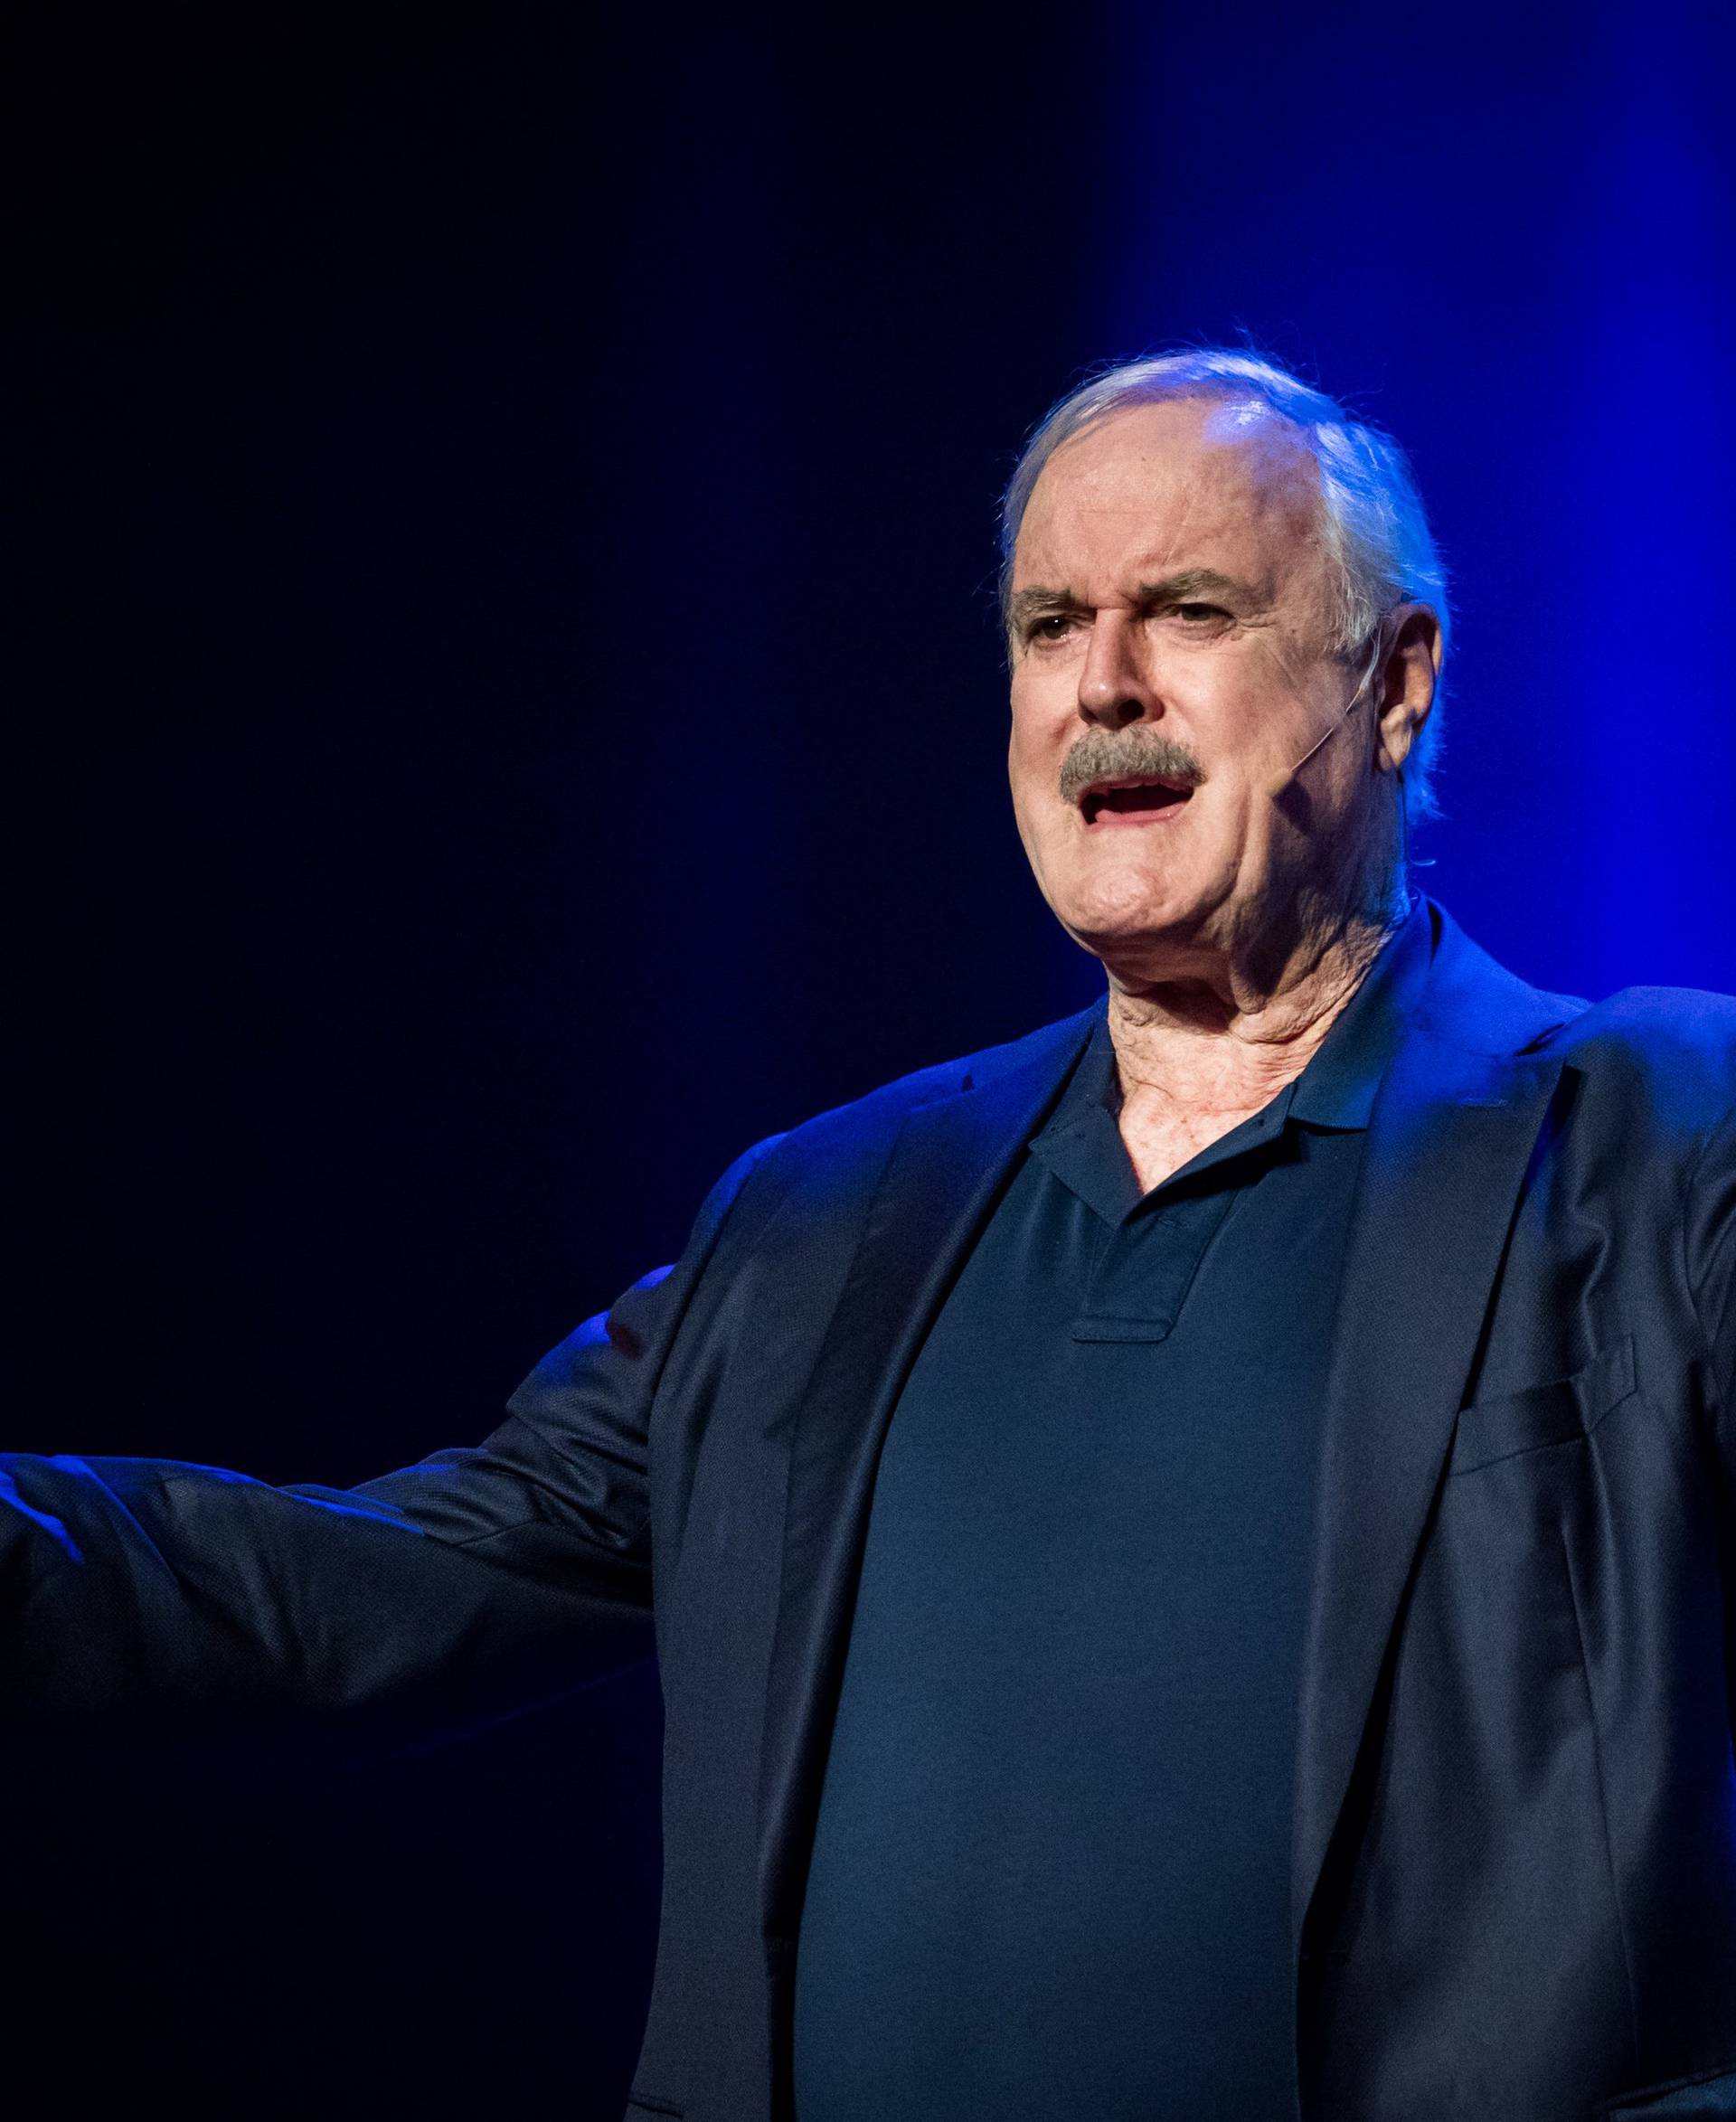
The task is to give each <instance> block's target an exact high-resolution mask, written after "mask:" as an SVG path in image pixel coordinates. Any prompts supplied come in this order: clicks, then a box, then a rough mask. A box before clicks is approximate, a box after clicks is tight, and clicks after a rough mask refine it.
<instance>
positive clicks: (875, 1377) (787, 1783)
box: [760, 1004, 1101, 1941]
mask: <svg viewBox="0 0 1736 2122" xmlns="http://www.w3.org/2000/svg"><path fill="white" fill-rule="evenodd" d="M1100 1009H1101V1005H1100V1004H1099V1005H1098V1006H1097V1007H1095V1008H1093V1009H1090V1010H1087V1011H1085V1012H1083V1013H1082V1014H1080V1015H1079V1016H1077V1017H1072V1018H1069V1019H1067V1020H1066V1021H1065V1022H1063V1023H1060V1024H1057V1025H1055V1026H1054V1027H1053V1028H1052V1032H1051V1033H1050V1034H1049V1035H1048V1036H1047V1037H1046V1038H1045V1039H1044V1040H1043V1043H1042V1045H1041V1047H1040V1048H1039V1051H1038V1052H1037V1053H1036V1054H1035V1056H1034V1057H1033V1058H1032V1059H1031V1060H1030V1061H1026V1062H1024V1063H1023V1064H1021V1065H1020V1066H1018V1067H1016V1068H1014V1069H1011V1070H1007V1071H1006V1072H1005V1074H1000V1075H997V1076H995V1077H994V1078H993V1079H992V1080H989V1081H987V1082H985V1083H983V1084H980V1085H977V1086H974V1087H972V1088H968V1089H965V1090H963V1091H962V1092H960V1093H959V1094H957V1095H955V1096H952V1097H949V1098H946V1099H941V1100H939V1102H937V1103H935V1104H931V1105H927V1106H922V1107H919V1108H917V1109H916V1110H915V1111H914V1112H912V1113H911V1114H910V1116H909V1117H908V1118H906V1120H905V1122H904V1125H903V1127H901V1130H900V1132H899V1134H898V1136H897V1138H896V1140H895V1142H894V1144H893V1146H892V1151H891V1154H890V1155H889V1156H888V1158H887V1161H886V1164H885V1165H884V1167H883V1168H882V1173H881V1177H880V1182H879V1184H878V1185H877V1187H876V1188H875V1191H874V1195H873V1201H872V1202H870V1204H869V1208H868V1212H867V1217H866V1221H865V1222H864V1225H863V1234H862V1238H861V1240H860V1242H859V1244H858V1247H857V1250H856V1255H855V1258H854V1261H853V1262H852V1265H851V1268H850V1273H849V1275H848V1277H847V1278H846V1280H845V1283H844V1294H843V1296H842V1297H840V1299H839V1302H838V1306H837V1309H836V1310H835V1313H834V1314H833V1316H832V1321H831V1324H830V1326H829V1327H828V1329H827V1332H826V1339H825V1343H824V1344H823V1346H822V1348H821V1352H820V1355H819V1359H818V1362H817V1364H816V1368H815V1371H814V1374H813V1376H812V1378H811V1379H810V1381H809V1383H808V1387H807V1391H806V1393H805V1394H804V1396H803V1399H802V1402H801V1406H800V1409H799V1410H798V1412H797V1419H796V1423H795V1428H794V1433H793V1436H792V1438H791V1444H790V1465H789V1485H788V1500H787V1504H786V1507H785V1514H784V1555H783V1571H782V1579H781V1586H780V1592H779V1599H778V1619H777V1627H776V1631H775V1634H774V1637H773V1645H772V1656H771V1665H770V1673H769V1683H768V1689H767V1708H766V1724H765V1739H764V1749H763V1752H762V1754H761V1757H760V1863H761V1872H760V1885H761V1900H762V1910H763V1917H764V1927H765V1931H766V1935H767V1937H768V1938H769V1940H773V1941H777V1940H778V1939H782V1940H784V1941H790V1940H793V1939H794V1938H795V1935H796V1929H797V1920H798V1919H799V1915H800V1910H801V1900H802V1894H803V1891H804V1887H805V1884H806V1880H807V1859H808V1853H809V1849H810V1846H811V1844H812V1839H813V1832H814V1825H815V1822H816V1818H817V1815H818V1810H819V1792H820V1783H821V1779H822V1776H823V1772H824V1768H825V1754H826V1743H827V1738H828V1734H829V1731H830V1728H831V1720H832V1714H833V1711H834V1709H835V1705H836V1701H837V1693H838V1687H839V1683H840V1681H841V1679H842V1675H843V1668H844V1648H845V1645H846V1642H847V1640H848V1636H849V1619H850V1608H851V1604H852V1602H853V1599H854V1592H855V1585H856V1576H857V1571H858V1568H859V1565H860V1562H861V1557H862V1549H863V1539H864V1537H865V1533H866V1529H867V1517H868V1506H869V1503H870V1500H871V1498H872V1495H873V1482H874V1471H875V1467H876V1466H877V1464H878V1461H879V1457H880V1447H881V1443H882V1438H884V1436H885V1433H886V1428H887V1425H888V1423H889V1422H890V1421H891V1419H892V1409H893V1406H894V1404H895V1402H896V1401H897V1399H898V1395H899V1392H900V1391H901V1388H902V1386H903V1383H904V1380H905V1378H906V1377H907V1375H908V1374H909V1372H910V1365H911V1363H913V1362H914V1360H915V1357H916V1352H917V1350H918V1348H919V1347H920V1345H921V1342H922V1338H923V1335H925V1334H926V1333H927V1331H928V1328H929V1325H930V1324H931V1323H932V1321H933V1319H934V1316H935V1315H936V1313H937V1312H938V1311H939V1308H940V1305H941V1303H942V1301H943V1299H944V1297H945V1296H946V1292H947V1289H948V1286H949V1284H950V1282H951V1279H952V1277H953V1274H954V1272H955V1270H956V1268H958V1265H959V1263H960V1262H961V1261H962V1259H964V1257H965V1255H966V1253H967V1250H969V1247H970V1245H971V1244H972V1242H973V1241H974V1240H975V1238H976V1236H977V1231H979V1230H980V1228H981V1226H982V1225H983V1223H984V1222H985V1221H986V1220H987V1217H988V1214H989V1212H990V1210H991V1209H992V1207H993V1205H994V1202H995V1195H996V1193H997V1192H998V1190H999V1188H1000V1186H1001V1184H1002V1182H1003V1180H1004V1179H1005V1177H1006V1176H1007V1174H1009V1172H1010V1171H1011V1169H1012V1166H1013V1165H1014V1162H1015V1161H1016V1159H1017V1157H1018V1155H1019V1154H1020V1152H1021V1151H1022V1150H1023V1148H1024V1145H1025V1142H1026V1140H1027V1139H1028V1137H1029V1136H1031V1135H1032V1134H1033V1132H1034V1131H1035V1130H1036V1129H1037V1128H1038V1127H1041V1126H1042V1124H1043V1120H1044V1119H1045V1118H1047V1116H1048V1114H1049V1111H1050V1109H1051V1108H1052V1106H1053V1104H1054V1102H1055V1100H1056V1099H1057V1097H1058V1096H1059V1094H1060V1091H1061V1086H1062V1084H1063V1083H1064V1081H1065V1080H1066V1077H1067V1073H1068V1070H1069V1069H1070V1068H1071V1065H1072V1063H1073V1062H1074V1061H1076V1060H1077V1059H1078V1057H1079V1055H1080V1052H1081V1051H1082V1049H1083V1047H1084V1045H1085V1042H1086V1040H1087V1038H1088V1037H1089V1036H1090V1029H1091V1024H1092V1023H1093V1021H1094V1020H1095V1018H1096V1017H1097V1016H1098V1015H1099V1014H1100ZM967 1082H968V1079H967Z"/></svg>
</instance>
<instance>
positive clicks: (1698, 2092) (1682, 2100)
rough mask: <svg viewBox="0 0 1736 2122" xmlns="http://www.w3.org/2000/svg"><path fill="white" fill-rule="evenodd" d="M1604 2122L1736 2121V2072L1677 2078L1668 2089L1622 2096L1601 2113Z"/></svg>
mask: <svg viewBox="0 0 1736 2122" xmlns="http://www.w3.org/2000/svg"><path fill="white" fill-rule="evenodd" d="M1598 2114H1599V2117H1600V2122H1623V2118H1624V2117H1627V2116H1630V2115H1631V2116H1636V2117H1646V2122H1650V2118H1651V2117H1653V2116H1654V2115H1660V2116H1661V2115H1676V2116H1680V2117H1684V2122H1730V2117H1736V2070H1717V2071H1714V2072H1713V2073H1712V2076H1711V2077H1709V2078H1674V2079H1671V2080H1669V2081H1668V2083H1666V2084H1664V2085H1652V2086H1642V2087H1641V2088H1640V2089H1639V2090H1638V2091H1637V2092H1618V2093H1617V2094H1616V2095H1615V2097H1614V2098H1612V2099H1607V2100H1605V2101H1604V2102H1603V2104H1602V2106H1601V2107H1599V2109H1598Z"/></svg>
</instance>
